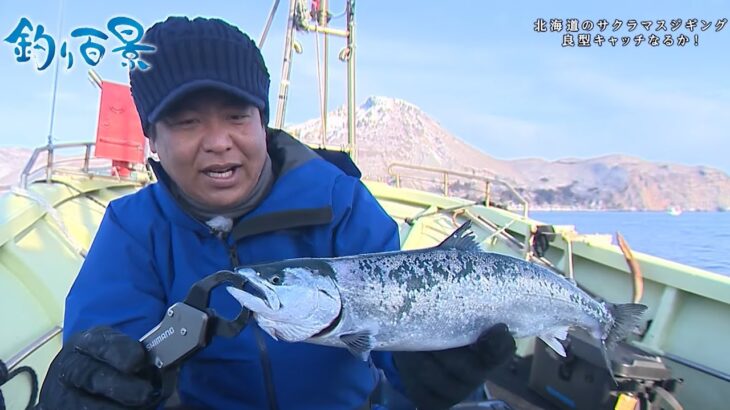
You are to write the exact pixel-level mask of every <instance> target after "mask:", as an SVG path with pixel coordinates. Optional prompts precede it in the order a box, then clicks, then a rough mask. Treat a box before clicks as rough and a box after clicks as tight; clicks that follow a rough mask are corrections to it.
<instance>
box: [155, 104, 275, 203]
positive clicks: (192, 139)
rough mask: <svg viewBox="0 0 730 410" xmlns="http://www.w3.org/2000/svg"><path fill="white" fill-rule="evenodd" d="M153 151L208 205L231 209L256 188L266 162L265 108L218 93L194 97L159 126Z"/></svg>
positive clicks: (183, 185) (176, 178)
mask: <svg viewBox="0 0 730 410" xmlns="http://www.w3.org/2000/svg"><path fill="white" fill-rule="evenodd" d="M154 127H155V130H154V134H155V136H154V138H153V139H151V140H150V148H151V150H152V152H155V153H157V155H158V156H159V158H160V162H161V163H162V167H163V168H164V169H165V171H166V172H167V173H168V174H169V175H170V177H171V178H172V180H173V181H175V183H176V184H177V185H178V186H179V187H180V189H182V191H183V192H184V193H185V194H187V195H188V196H190V197H191V198H192V199H193V200H195V201H197V202H198V203H200V204H202V205H206V206H209V207H211V208H213V209H215V210H225V209H227V208H229V207H232V206H235V205H236V204H238V203H239V202H240V201H241V200H243V199H244V198H245V197H246V196H247V195H248V194H249V193H250V192H251V190H252V189H253V187H254V186H255V185H256V182H257V181H258V179H259V176H260V175H261V170H262V168H263V165H264V162H265V159H266V131H265V128H264V126H263V124H262V123H261V115H260V114H259V109H258V108H256V107H255V106H253V105H249V104H246V103H245V102H242V101H240V100H238V99H235V98H234V97H232V96H230V95H229V94H226V93H224V92H221V91H217V90H201V91H197V92H193V93H191V94H189V95H187V96H185V97H183V99H182V100H180V101H179V102H177V103H176V104H175V105H174V106H173V107H172V108H171V109H170V110H168V113H166V114H165V115H163V118H162V119H161V120H159V121H157V122H156V123H155V124H154Z"/></svg>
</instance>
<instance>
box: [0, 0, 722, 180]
mask: <svg viewBox="0 0 730 410" xmlns="http://www.w3.org/2000/svg"><path fill="white" fill-rule="evenodd" d="M271 5H272V1H269V0H237V1H223V0H206V1H203V2H201V1H192V0H188V1H184V0H183V1H174V2H173V1H154V2H153V1H139V0H127V1H124V2H121V1H104V2H100V1H88V0H63V1H60V0H53V1H34V0H28V1H10V0H0V40H1V39H5V38H6V37H8V36H9V35H10V33H12V32H13V30H14V29H15V27H16V26H17V25H18V23H19V22H20V19H21V18H23V17H25V18H27V19H28V20H29V21H30V22H31V23H32V25H33V27H34V29H36V30H37V25H39V24H42V25H43V26H44V28H45V31H46V33H48V34H50V35H51V36H52V37H53V38H54V40H55V41H56V42H57V44H60V43H61V41H59V39H61V38H62V39H70V38H71V37H70V33H71V31H72V30H73V29H75V28H79V27H94V28H97V29H99V30H102V31H105V32H106V33H107V34H110V32H109V31H108V30H107V27H106V26H107V22H108V21H109V20H110V19H111V18H114V17H118V16H126V17H130V18H132V19H134V20H136V21H138V22H140V23H141V24H142V25H143V26H144V27H145V28H146V27H149V26H150V25H151V24H153V23H154V22H156V21H159V20H163V19H164V18H165V17H166V16H169V15H187V16H191V17H193V16H204V17H220V18H224V19H226V20H227V21H229V22H231V23H233V24H235V25H237V26H239V27H240V28H241V29H242V30H243V31H245V32H248V33H249V34H250V35H251V36H252V37H253V38H255V39H258V38H259V36H260V34H261V32H262V29H263V26H264V23H265V20H266V17H267V15H268V12H269V9H270V7H271ZM330 7H331V11H332V12H333V14H334V15H335V18H333V20H332V22H331V24H332V26H334V27H344V24H345V19H344V18H342V17H339V18H338V17H337V15H339V14H340V13H341V12H342V11H343V9H344V1H341V0H339V1H338V0H331V5H330ZM287 8H288V1H282V2H281V4H280V6H279V12H278V14H277V17H276V18H275V20H274V22H273V25H272V28H271V31H270V33H269V36H268V37H267V40H266V43H265V45H264V47H263V53H264V58H265V60H266V62H267V64H268V67H269V71H270V73H271V77H272V84H271V90H270V102H271V106H272V118H273V117H274V110H275V107H276V98H277V94H278V89H279V78H280V76H281V66H282V56H283V44H284V29H285V26H286V11H287ZM356 13H357V14H356V22H357V23H356V24H357V28H356V38H357V54H356V56H357V57H356V61H357V102H358V104H361V103H363V102H364V101H365V100H366V99H367V97H369V96H374V95H379V96H387V97H395V98H400V99H404V100H406V101H408V102H411V103H413V104H415V105H417V106H418V107H420V108H421V109H423V110H424V111H425V112H426V113H427V114H428V115H429V116H431V117H432V118H434V119H435V120H437V121H438V122H439V123H440V124H441V125H442V126H444V127H445V128H446V129H447V130H448V131H450V132H451V133H453V134H454V135H456V136H457V137H459V138H462V139H464V140H465V141H467V142H468V143H470V144H472V145H474V146H476V147H477V148H479V149H481V150H482V151H484V152H486V153H488V154H490V155H492V156H495V157H497V158H501V159H518V158H527V157H538V158H545V159H549V160H555V159H559V158H588V157H596V156H603V155H608V154H624V155H631V156H636V157H640V158H643V159H646V160H651V161H659V162H672V163H681V164H687V165H704V166H710V167H714V168H717V169H720V170H722V171H724V172H726V173H729V174H730V74H728V73H730V67H729V64H728V63H729V62H730V52H729V51H730V23H728V25H727V26H725V27H724V28H723V29H721V30H719V31H716V28H717V27H716V23H717V21H718V20H722V19H730V0H707V1H702V2H693V3H690V2H687V1H677V0H669V1H635V0H634V1H627V0H615V1H611V2H589V1H574V0H571V1H538V0H531V1H513V2H491V1H477V0H474V1H456V0H454V1H449V2H446V1H415V0H402V1H390V0H360V1H357V3H356ZM59 16H60V17H61V18H60V19H59ZM540 18H542V19H544V20H546V22H547V23H548V30H549V28H550V27H549V22H550V20H551V19H561V20H563V22H564V25H565V20H567V19H578V20H579V21H580V22H583V21H584V20H586V19H590V20H591V21H592V22H593V23H594V27H593V29H592V30H591V31H585V30H580V31H579V32H580V33H590V34H591V35H592V36H595V35H596V34H599V33H600V34H602V35H603V36H604V38H605V39H606V41H605V42H604V44H603V45H602V46H601V47H598V46H597V45H596V44H595V43H591V44H592V46H591V47H563V46H562V43H563V35H565V34H567V33H566V31H565V27H563V30H562V31H560V32H550V31H548V32H536V31H535V29H534V28H535V22H536V20H537V19H540ZM678 18H679V19H682V26H681V28H678V29H677V30H676V31H672V30H671V26H670V21H671V20H673V19H678ZM691 18H696V19H697V20H698V22H699V21H701V20H705V21H707V22H711V23H712V26H710V27H709V28H707V29H706V30H705V31H702V30H701V29H700V28H699V27H698V28H695V29H694V31H693V32H690V31H689V29H687V28H686V27H685V22H686V20H688V19H691ZM601 19H606V20H607V21H608V22H609V26H608V27H607V28H606V29H605V31H604V32H602V33H601V32H600V31H599V29H598V27H597V25H596V23H597V22H598V21H599V20H601ZM616 19H619V20H622V21H623V25H622V27H621V28H620V29H619V30H618V31H616V32H613V23H614V20H616ZM631 19H635V20H637V21H639V22H641V21H646V20H651V21H652V22H653V25H652V27H651V28H650V30H649V31H646V30H645V29H644V28H643V27H642V26H641V25H639V26H638V27H637V28H635V29H634V30H633V31H629V27H628V21H629V20H631ZM662 19H663V20H665V21H666V27H667V30H666V31H656V28H657V25H658V24H659V23H658V22H657V20H662ZM60 21H62V23H61V25H60V26H61V27H60V31H59V22H60ZM700 25H701V22H700ZM59 32H60V35H59ZM653 33H656V34H658V35H659V37H660V38H661V40H662V41H663V40H664V36H665V35H666V34H670V35H672V36H673V39H674V41H675V44H674V45H672V46H665V45H663V44H662V45H660V46H657V47H652V46H650V45H648V40H647V38H648V36H649V35H651V34H653ZM638 34H643V36H644V38H645V40H644V41H643V43H642V44H641V45H639V46H635V42H634V36H636V35H638ZM680 34H686V35H687V36H688V38H689V42H688V43H687V45H685V46H684V47H679V46H677V45H676V41H677V40H676V39H677V36H679V35H680ZM573 35H574V40H575V41H577V35H578V33H574V34H573ZM612 35H614V36H616V37H617V38H619V41H618V43H617V44H616V45H615V46H611V45H610V44H609V43H608V38H609V37H610V36H612ZM695 35H697V38H696V40H697V41H696V43H695ZM621 37H631V41H630V43H629V45H627V46H623V45H622V40H621ZM297 38H298V40H299V41H300V43H301V45H302V46H303V53H302V54H301V55H299V54H297V55H295V56H294V59H293V70H292V77H291V86H290V94H289V95H290V97H289V105H288V108H287V118H286V122H287V123H288V124H291V123H298V122H302V121H305V120H308V119H311V118H315V117H317V116H319V113H320V111H319V103H318V86H317V81H318V80H317V65H316V62H315V61H316V60H315V56H316V47H315V41H316V36H315V35H313V34H299V35H298V36H297ZM114 41H116V40H115V39H114V37H113V36H111V34H110V40H108V43H107V44H108V46H107V53H106V54H105V56H104V57H103V58H102V60H101V62H100V63H99V64H98V65H97V66H96V67H93V68H94V69H95V70H96V71H97V72H98V73H99V74H100V75H101V77H102V78H104V79H105V80H110V81H116V82H124V83H126V82H128V74H127V71H126V70H127V69H126V68H125V67H122V65H121V62H122V61H123V60H122V58H121V57H120V56H119V54H117V53H112V52H111V51H110V50H111V48H114V47H116V46H118V45H119V43H118V42H117V43H115V42H114ZM69 44H70V47H69V50H70V51H71V53H72V54H74V65H73V66H72V67H71V68H70V69H66V63H67V60H65V59H62V58H60V57H59V56H58V55H56V56H55V58H54V60H53V61H54V63H53V64H52V65H51V66H50V67H49V68H47V69H45V70H43V71H39V70H37V68H36V65H35V64H36V62H35V61H33V60H31V61H30V62H26V63H20V62H18V61H16V56H15V54H14V48H15V45H14V44H10V43H9V42H5V41H0V91H1V93H0V119H1V120H2V127H1V128H0V146H22V147H35V146H40V145H43V144H45V142H46V140H47V137H48V135H49V129H50V118H51V95H52V92H51V90H52V88H53V80H54V65H55V63H56V62H59V61H60V62H61V63H62V64H61V67H60V69H59V76H58V85H57V97H56V98H57V104H56V109H55V115H54V124H53V130H52V135H53V140H54V141H55V142H59V143H60V142H75V141H88V140H93V138H94V137H95V132H96V126H97V116H98V101H99V90H98V89H97V88H96V87H94V86H93V85H92V84H91V82H90V81H89V80H88V79H87V72H88V69H89V68H92V67H91V66H89V65H87V64H86V63H85V62H84V61H83V59H82V58H81V55H80V52H79V48H78V47H79V45H80V41H78V39H76V40H73V41H70V42H69ZM330 45H331V50H330V51H331V52H330V55H331V56H332V57H331V61H335V62H336V61H337V60H336V57H335V56H336V54H337V52H338V51H339V50H340V48H341V47H342V46H343V45H344V41H343V40H341V39H337V38H333V39H331V41H330ZM57 53H58V50H57ZM345 78H346V72H345V65H344V64H342V63H339V62H336V63H335V64H333V65H332V66H331V67H330V82H329V87H330V101H329V103H328V104H329V108H330V109H334V108H336V107H337V106H339V105H341V104H344V102H345V90H346V88H345Z"/></svg>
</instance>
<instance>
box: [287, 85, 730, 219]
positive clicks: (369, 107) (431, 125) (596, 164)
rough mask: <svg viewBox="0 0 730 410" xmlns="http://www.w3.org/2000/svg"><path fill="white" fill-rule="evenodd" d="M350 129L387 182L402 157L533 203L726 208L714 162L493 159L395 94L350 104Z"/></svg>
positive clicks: (361, 154)
mask: <svg viewBox="0 0 730 410" xmlns="http://www.w3.org/2000/svg"><path fill="white" fill-rule="evenodd" d="M327 123H328V130H327V131H328V132H327V134H328V135H327V139H326V141H325V144H326V145H335V146H338V145H339V146H343V145H344V144H345V143H346V135H347V126H346V125H347V113H346V110H345V107H344V106H342V107H338V108H337V109H335V110H333V111H331V112H330V113H329V114H328V121H327ZM320 127H321V125H320V120H319V119H312V120H309V121H305V122H303V123H301V124H295V125H292V126H290V127H287V129H288V130H289V131H291V132H292V134H294V135H296V136H298V137H299V138H301V139H302V140H303V141H305V142H308V143H310V144H315V145H319V144H321V130H320ZM356 129H357V139H358V141H357V144H358V165H359V166H360V168H361V170H362V172H363V175H364V176H365V177H366V178H371V179H375V180H380V181H389V182H393V179H394V178H393V177H392V176H390V175H388V173H387V165H388V164H390V163H393V162H406V163H412V164H419V165H426V166H431V167H439V168H448V169H453V170H456V171H460V172H466V173H474V174H477V175H487V176H497V177H499V179H501V180H505V181H507V182H509V183H510V184H511V185H513V186H514V187H515V188H516V190H517V191H518V192H520V193H521V194H522V195H524V196H526V197H527V198H528V200H529V201H530V203H531V206H532V207H533V209H596V210H651V211H663V210H666V209H668V208H670V207H680V208H682V209H685V210H703V211H715V210H729V209H730V176H728V175H727V174H725V173H724V172H722V171H721V170H719V169H717V168H713V167H709V166H705V165H683V164H677V163H671V162H664V161H663V162H653V161H647V160H644V159H641V158H640V157H638V156H635V155H628V154H622V153H610V154H605V155H600V156H597V157H591V158H575V157H565V158H559V159H556V160H546V159H541V158H535V157H526V158H517V159H498V158H496V157H493V156H491V155H489V154H488V153H486V152H483V151H481V150H480V149H478V148H476V147H474V146H472V145H470V144H468V143H467V142H465V141H463V140H462V139H460V138H458V137H456V136H454V135H453V134H451V133H449V132H448V131H447V130H446V129H444V128H443V127H442V126H441V125H440V124H439V122H438V121H437V120H435V119H433V118H431V117H430V116H428V115H427V114H426V113H425V112H423V111H422V110H421V109H420V108H418V107H417V106H416V105H415V104H413V103H410V102H408V101H405V100H401V99H396V98H390V97H382V96H374V97H369V98H367V99H366V100H365V102H364V103H363V104H361V105H360V106H358V107H357V116H356ZM385 142H387V144H386V143H385ZM432 179H433V177H432ZM470 184H471V185H470ZM442 185H443V182H439V181H437V180H435V179H434V180H433V181H431V183H427V182H423V181H421V182H420V183H415V182H414V183H412V186H413V187H416V188H419V189H428V190H431V191H439V190H441V189H442V188H441V186H442ZM452 185H453V186H450V192H453V193H454V194H457V193H458V194H461V195H466V196H469V197H472V198H474V199H479V197H478V194H475V192H478V190H479V189H478V187H475V186H476V184H474V183H470V182H468V181H462V182H459V181H457V180H456V179H454V180H453V182H452ZM469 188H474V189H473V190H472V189H469ZM503 191H504V192H495V197H494V200H495V201H498V202H502V203H506V204H510V205H515V204H516V202H515V200H514V197H512V198H510V195H509V194H508V193H507V191H506V190H503Z"/></svg>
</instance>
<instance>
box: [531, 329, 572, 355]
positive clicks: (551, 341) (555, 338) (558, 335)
mask: <svg viewBox="0 0 730 410" xmlns="http://www.w3.org/2000/svg"><path fill="white" fill-rule="evenodd" d="M538 337H539V338H540V340H542V341H543V342H545V344H546V345H548V346H550V348H551V349H553V350H555V353H557V354H559V355H561V356H563V357H565V347H563V344H562V343H560V340H565V338H566V337H568V328H567V327H561V328H557V329H553V330H552V331H550V332H548V333H545V334H542V335H540V336H538Z"/></svg>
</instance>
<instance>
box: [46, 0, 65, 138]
mask: <svg viewBox="0 0 730 410" xmlns="http://www.w3.org/2000/svg"><path fill="white" fill-rule="evenodd" d="M62 28H63V0H61V2H60V3H59V5H58V36H56V38H58V39H60V38H61V30H62ZM59 65H61V59H60V58H59V59H57V60H56V69H55V70H56V72H55V73H54V74H53V91H52V92H51V119H50V125H49V126H48V146H49V147H50V146H52V145H53V120H54V119H55V117H56V92H57V90H58V66H59Z"/></svg>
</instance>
